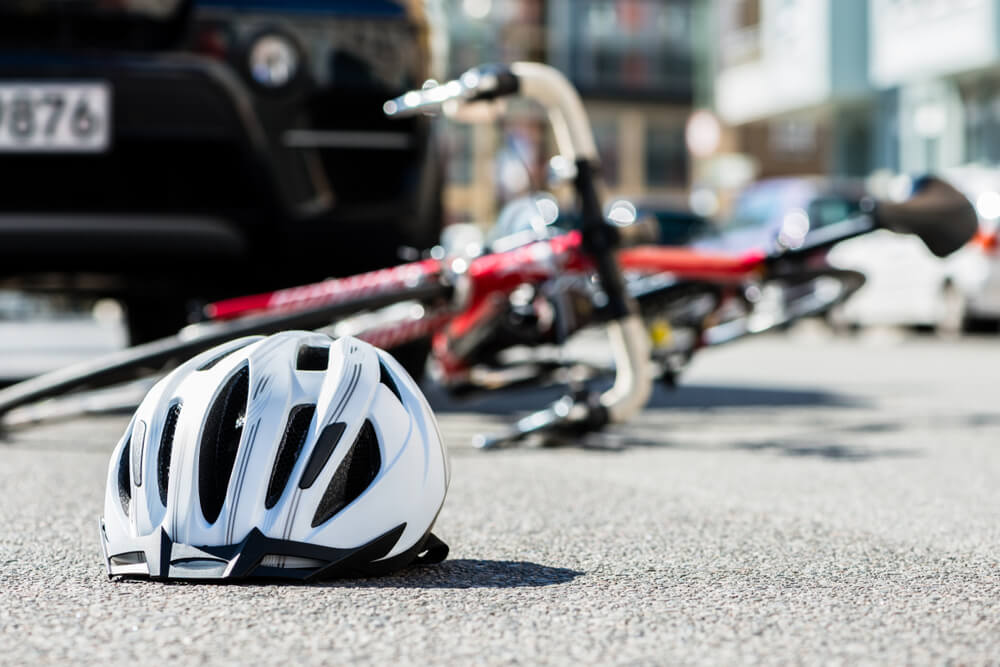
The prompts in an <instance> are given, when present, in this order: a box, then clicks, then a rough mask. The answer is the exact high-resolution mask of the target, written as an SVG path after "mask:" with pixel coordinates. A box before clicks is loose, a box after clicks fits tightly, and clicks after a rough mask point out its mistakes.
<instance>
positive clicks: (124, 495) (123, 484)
mask: <svg viewBox="0 0 1000 667" xmlns="http://www.w3.org/2000/svg"><path fill="white" fill-rule="evenodd" d="M131 454H132V433H131V432H129V434H128V436H127V437H126V438H125V446H124V447H122V455H121V458H120V459H119V460H118V500H119V501H120V502H121V504H122V511H123V512H125V516H128V505H129V502H130V501H131V500H132V473H131V472H130V465H129V461H130V456H131Z"/></svg>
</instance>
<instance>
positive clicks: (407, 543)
mask: <svg viewBox="0 0 1000 667" xmlns="http://www.w3.org/2000/svg"><path fill="white" fill-rule="evenodd" d="M448 481H449V470H448V461H447V457H446V454H445V449H444V447H443V445H442V442H441V435H440V432H439V431H438V427H437V422H436V420H435V418H434V415H433V413H432V412H431V410H430V407H428V405H427V401H426V400H425V399H424V397H423V394H421V392H420V389H419V388H418V387H417V385H416V383H415V382H414V381H413V379H412V378H410V376H409V375H407V373H406V371H404V370H403V368H402V367H401V366H400V365H399V364H398V363H397V362H396V361H395V359H393V358H392V357H391V356H390V355H389V354H387V353H385V352H383V351H381V350H379V349H377V348H375V347H372V346H371V345H369V344H367V343H364V342H362V341H359V340H357V339H355V338H350V337H345V338H340V339H338V340H332V339H330V338H329V337H328V336H325V335H323V334H316V333H309V332H304V331H289V332H283V333H279V334H276V335H273V336H269V337H266V338H265V337H261V336H253V337H248V338H241V339H239V340H234V341H230V342H228V343H224V344H222V345H219V346H218V347H216V348H213V349H212V350H209V351H207V352H204V353H202V354H200V355H198V356H196V357H195V358H193V359H191V360H190V361H188V362H187V363H185V364H184V365H182V366H180V367H179V368H177V369H175V370H174V371H173V372H171V373H170V374H169V375H167V376H166V377H165V378H163V379H162V380H160V381H159V382H158V383H157V384H156V385H155V386H154V387H153V388H152V389H151V390H150V392H149V394H148V395H147V396H146V398H145V399H144V400H143V402H142V404H141V405H140V406H139V408H138V410H137V411H136V413H135V415H134V416H133V417H132V421H131V423H130V424H129V426H128V428H127V429H126V431H125V435H124V436H123V437H122V439H121V441H120V442H119V443H118V446H117V447H115V451H114V453H113V454H112V457H111V464H110V466H109V470H108V483H107V492H106V495H105V501H104V517H103V518H102V519H101V545H102V547H103V550H104V558H105V561H106V563H107V570H108V575H109V576H110V577H114V576H122V577H149V578H153V579H238V578H245V577H251V576H253V577H284V578H292V579H320V578H329V577H337V576H365V575H376V574H384V573H387V572H390V571H392V570H395V569H398V568H400V567H404V566H406V565H409V564H411V563H437V562H440V561H442V560H444V558H445V557H446V556H447V554H448V547H447V545H445V544H444V543H443V542H441V541H440V540H439V539H437V538H436V537H435V536H434V535H432V534H431V532H430V531H431V527H432V526H433V524H434V520H435V519H436V518H437V515H438V512H439V511H440V509H441V505H442V504H443V503H444V497H445V492H446V491H447V488H448Z"/></svg>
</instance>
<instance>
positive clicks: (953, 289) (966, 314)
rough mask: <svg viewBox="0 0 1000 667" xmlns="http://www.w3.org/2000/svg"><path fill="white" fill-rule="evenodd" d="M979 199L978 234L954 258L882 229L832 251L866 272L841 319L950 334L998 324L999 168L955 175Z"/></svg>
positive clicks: (839, 261) (839, 262) (841, 262)
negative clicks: (985, 171)
mask: <svg viewBox="0 0 1000 667" xmlns="http://www.w3.org/2000/svg"><path fill="white" fill-rule="evenodd" d="M952 176H953V180H954V182H955V184H956V186H957V187H959V189H960V190H962V191H963V192H964V193H965V194H966V195H967V196H968V197H969V198H970V200H971V201H972V202H974V203H975V204H976V208H977V211H978V213H979V225H980V229H979V233H978V234H977V235H976V237H975V238H974V239H973V240H972V241H971V242H970V243H968V244H967V245H966V246H965V247H963V248H961V249H960V250H958V251H957V252H955V253H954V254H953V255H951V256H950V257H947V258H945V259H939V258H937V257H935V256H934V255H932V254H931V253H930V252H929V251H928V250H927V249H926V247H924V245H923V244H922V243H920V242H919V241H918V240H917V239H915V238H913V237H908V236H905V235H902V234H894V233H892V232H889V231H885V230H880V231H878V232H875V233H873V234H868V235H866V236H863V237H859V238H856V239H851V240H850V241H845V242H844V243H841V244H839V245H837V246H836V247H835V248H833V249H832V250H831V251H830V254H829V256H828V259H829V261H830V263H831V264H834V265H836V266H839V267H842V268H848V269H856V270H858V271H862V272H863V273H865V275H866V276H867V277H868V280H867V282H866V284H865V286H864V287H863V288H862V289H860V290H859V291H858V292H857V293H856V294H855V295H854V296H853V297H852V298H851V299H850V300H849V301H847V302H846V303H845V304H844V305H843V306H842V307H841V308H840V309H839V310H838V312H837V319H838V320H839V321H840V322H842V323H843V324H847V325H857V326H871V325H892V326H926V327H932V328H935V329H937V330H939V331H940V332H942V333H945V334H956V333H959V332H961V331H964V330H967V329H970V328H976V329H989V328H992V329H995V328H996V326H997V323H998V322H1000V250H998V244H997V220H998V218H1000V174H997V173H993V174H988V173H986V174H984V173H983V172H981V171H980V170H975V171H974V172H973V173H968V172H965V171H962V172H959V173H955V174H953V175H952Z"/></svg>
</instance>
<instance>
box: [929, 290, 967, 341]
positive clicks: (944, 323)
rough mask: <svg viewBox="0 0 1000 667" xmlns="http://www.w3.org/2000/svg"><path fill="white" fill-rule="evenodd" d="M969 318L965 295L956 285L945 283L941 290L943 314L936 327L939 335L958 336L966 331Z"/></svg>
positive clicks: (946, 336)
mask: <svg viewBox="0 0 1000 667" xmlns="http://www.w3.org/2000/svg"><path fill="white" fill-rule="evenodd" d="M968 320H969V316H968V308H967V305H966V302H965V295H964V294H962V293H961V292H960V291H959V289H958V288H957V287H955V286H954V285H951V284H949V285H945V286H944V289H942V290H941V314H940V316H939V317H938V322H937V327H936V330H937V333H938V335H940V336H942V337H945V338H957V337H959V336H961V335H962V334H963V333H965V330H966V327H967V325H968Z"/></svg>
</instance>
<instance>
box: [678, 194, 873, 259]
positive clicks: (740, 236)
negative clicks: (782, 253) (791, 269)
mask: <svg viewBox="0 0 1000 667" xmlns="http://www.w3.org/2000/svg"><path fill="white" fill-rule="evenodd" d="M864 196H865V191H864V187H863V185H862V184H861V183H860V182H857V181H853V180H839V181H837V180H830V179H826V178H822V177H795V178H774V179H766V180H762V181H758V182H756V183H754V184H752V185H750V186H748V187H747V188H746V189H745V190H743V192H741V193H740V194H739V196H738V197H737V198H736V201H735V203H734V205H733V208H732V210H731V212H730V213H729V215H727V216H725V217H724V218H723V219H721V220H720V221H719V222H718V223H717V227H716V228H715V229H709V230H707V231H706V233H705V234H703V235H702V236H700V237H699V238H697V239H695V240H694V245H695V246H697V247H700V248H706V249H712V250H723V251H732V252H740V251H744V250H750V249H759V250H763V251H765V252H774V251H776V250H778V249H780V247H781V244H785V245H794V244H795V242H796V238H785V237H783V234H784V235H785V236H788V235H789V234H791V236H792V237H795V236H796V235H799V236H800V237H801V236H803V235H804V234H806V233H808V232H809V231H810V230H815V229H821V228H823V227H825V226H827V225H829V224H832V223H835V222H840V221H841V220H844V219H846V218H848V217H850V216H852V215H855V214H857V213H858V212H859V211H860V206H861V201H862V199H863V198H864ZM798 240H801V238H799V239H798Z"/></svg>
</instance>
